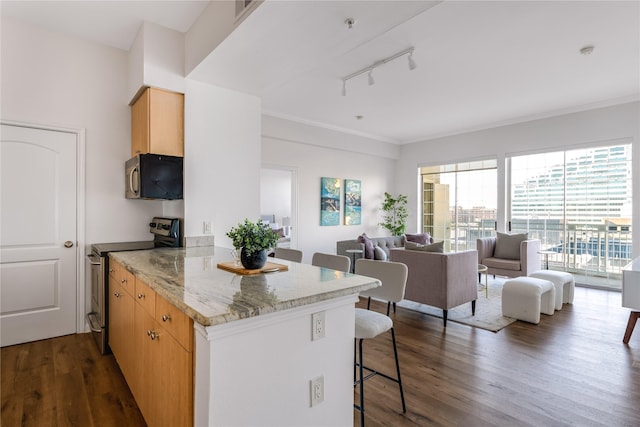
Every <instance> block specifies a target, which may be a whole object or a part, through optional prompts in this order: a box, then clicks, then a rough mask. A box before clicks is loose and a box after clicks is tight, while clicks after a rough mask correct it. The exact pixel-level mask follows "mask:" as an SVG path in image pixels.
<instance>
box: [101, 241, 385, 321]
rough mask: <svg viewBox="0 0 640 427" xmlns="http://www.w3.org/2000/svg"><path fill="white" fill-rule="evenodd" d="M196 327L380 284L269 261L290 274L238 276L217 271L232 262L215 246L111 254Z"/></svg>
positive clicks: (351, 292)
mask: <svg viewBox="0 0 640 427" xmlns="http://www.w3.org/2000/svg"><path fill="white" fill-rule="evenodd" d="M109 256H110V257H111V258H112V259H114V260H115V261H117V262H119V263H120V264H122V265H123V266H124V267H125V268H126V269H127V270H129V271H130V272H131V273H132V274H134V275H135V276H136V277H137V278H139V279H141V280H143V281H144V282H145V283H146V284H147V285H148V286H149V287H150V288H151V289H153V290H154V291H156V292H157V293H158V294H159V295H161V296H162V297H164V298H165V299H167V301H169V302H170V303H172V304H173V305H175V306H176V307H177V308H178V309H179V310H181V311H183V312H184V313H185V314H186V315H187V316H189V317H190V318H192V319H193V320H194V321H195V322H196V323H199V324H201V325H203V326H214V325H220V324H224V323H229V322H233V321H236V320H241V319H246V318H251V317H256V316H260V315H265V314H268V313H275V312H279V311H284V310H288V309H291V308H295V307H302V306H305V305H310V304H314V303H318V302H322V301H328V300H332V299H335V298H339V297H342V296H347V295H353V294H358V293H360V292H362V291H364V290H367V289H371V288H375V287H377V286H380V282H379V281H378V280H375V279H372V278H368V277H364V276H357V275H354V274H349V273H342V272H337V271H333V270H328V269H324V268H320V267H314V266H311V265H309V264H301V263H295V262H290V261H286V260H280V259H274V258H270V259H269V261H270V262H275V263H278V264H283V265H286V266H287V267H288V271H282V272H276V273H263V274H257V275H246V276H243V275H238V274H234V273H232V272H229V271H226V270H222V269H220V268H218V267H217V265H218V263H222V262H230V261H233V258H232V257H231V253H230V250H229V249H228V248H222V247H217V246H215V247H214V246H206V247H193V248H163V249H152V250H142V251H131V252H115V253H111V254H109Z"/></svg>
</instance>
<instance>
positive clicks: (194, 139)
mask: <svg viewBox="0 0 640 427" xmlns="http://www.w3.org/2000/svg"><path fill="white" fill-rule="evenodd" d="M260 150H261V149H260V99H259V98H256V97H254V96H250V95H246V94H243V93H239V92H234V91H231V90H227V89H222V88H219V87H215V86H210V85H206V84H203V83H198V82H195V81H193V80H189V79H187V81H186V91H185V154H184V168H185V171H184V178H185V182H184V213H185V215H184V221H185V236H201V235H202V234H203V223H204V221H210V222H212V225H213V226H212V230H213V234H214V236H215V243H216V245H220V246H225V247H229V248H230V247H232V245H231V240H230V239H229V238H228V237H226V232H227V231H229V229H231V227H233V226H235V225H236V224H237V223H239V222H241V221H242V220H243V219H244V218H253V219H254V220H255V219H256V218H258V217H259V215H260Z"/></svg>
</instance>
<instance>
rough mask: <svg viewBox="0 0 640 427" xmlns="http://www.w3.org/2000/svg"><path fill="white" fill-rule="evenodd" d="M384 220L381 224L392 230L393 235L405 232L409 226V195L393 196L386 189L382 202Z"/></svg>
mask: <svg viewBox="0 0 640 427" xmlns="http://www.w3.org/2000/svg"><path fill="white" fill-rule="evenodd" d="M381 210H382V212H383V216H382V222H381V223H380V224H379V225H381V226H382V227H383V228H386V229H387V230H389V231H390V232H391V235H392V236H400V235H401V234H404V232H405V230H406V228H407V216H409V212H408V211H407V196H405V195H402V194H399V195H398V197H393V196H392V195H391V194H389V193H387V192H386V191H385V193H384V201H383V202H382V208H381Z"/></svg>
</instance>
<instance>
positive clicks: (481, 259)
mask: <svg viewBox="0 0 640 427" xmlns="http://www.w3.org/2000/svg"><path fill="white" fill-rule="evenodd" d="M523 236H524V235H508V234H502V233H498V236H497V237H482V238H480V239H478V240H477V241H476V245H477V250H478V264H483V265H486V266H487V268H488V270H487V272H486V274H493V275H494V276H506V277H519V276H528V275H529V274H531V273H533V272H535V271H538V270H540V253H539V252H540V240H537V239H526V238H525V237H523ZM497 247H498V253H496V248H497Z"/></svg>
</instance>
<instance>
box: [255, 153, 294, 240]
mask: <svg viewBox="0 0 640 427" xmlns="http://www.w3.org/2000/svg"><path fill="white" fill-rule="evenodd" d="M260 168H261V169H273V170H280V171H285V172H289V173H291V228H293V229H294V230H296V232H294V233H293V238H292V239H291V242H290V244H291V247H292V248H298V231H299V227H298V168H296V167H292V166H285V165H279V164H275V163H262V164H261V165H260ZM294 227H295V228H294Z"/></svg>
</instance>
